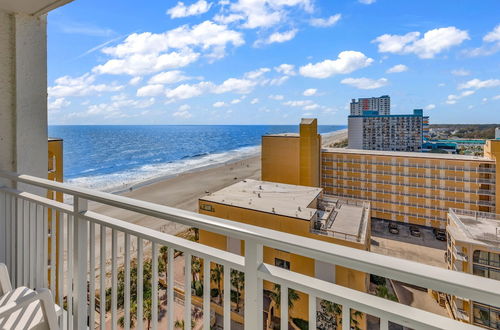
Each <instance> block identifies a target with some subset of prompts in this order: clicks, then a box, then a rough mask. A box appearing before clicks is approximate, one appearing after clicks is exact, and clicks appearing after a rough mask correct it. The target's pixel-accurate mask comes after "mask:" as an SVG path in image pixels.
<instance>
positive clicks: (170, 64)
mask: <svg viewBox="0 0 500 330" xmlns="http://www.w3.org/2000/svg"><path fill="white" fill-rule="evenodd" d="M244 43H245V41H244V40H243V34H242V33H240V32H237V31H235V30H231V29H228V27H227V26H226V25H220V24H216V23H214V22H211V21H204V22H202V23H200V24H198V25H194V26H192V27H191V26H189V25H182V26H180V27H178V28H175V29H172V30H169V31H166V32H164V33H151V32H144V33H133V34H131V35H129V36H128V37H127V38H126V39H125V40H124V41H123V42H121V43H120V44H118V45H116V46H114V47H106V48H103V49H102V52H103V53H104V54H107V55H109V56H111V57H113V58H112V59H110V60H108V61H107V62H106V63H104V64H101V65H98V66H96V67H95V68H94V69H93V71H94V72H96V73H101V74H103V73H107V74H130V75H142V74H148V73H154V72H158V71H162V70H165V69H176V68H180V67H183V66H186V65H188V64H190V63H192V62H194V61H196V60H198V58H199V57H200V55H205V56H207V57H209V58H221V57H223V56H224V55H225V50H226V47H227V46H228V45H233V46H234V47H238V46H241V45H243V44H244ZM195 49H196V50H195Z"/></svg>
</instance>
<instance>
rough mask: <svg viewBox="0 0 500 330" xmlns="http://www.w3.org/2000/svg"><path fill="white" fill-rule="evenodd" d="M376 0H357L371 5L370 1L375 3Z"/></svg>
mask: <svg viewBox="0 0 500 330" xmlns="http://www.w3.org/2000/svg"><path fill="white" fill-rule="evenodd" d="M375 1H376V0H358V2H359V3H362V4H364V5H371V4H372V3H375Z"/></svg>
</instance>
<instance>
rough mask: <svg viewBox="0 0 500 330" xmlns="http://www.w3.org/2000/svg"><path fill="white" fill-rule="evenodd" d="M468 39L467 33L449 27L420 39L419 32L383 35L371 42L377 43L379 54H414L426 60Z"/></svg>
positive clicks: (429, 33) (434, 30) (432, 31)
mask: <svg viewBox="0 0 500 330" xmlns="http://www.w3.org/2000/svg"><path fill="white" fill-rule="evenodd" d="M468 39H470V37H469V34H468V33H467V31H464V30H460V29H457V28H456V27H454V26H449V27H445V28H439V29H433V30H429V31H427V32H425V33H424V35H423V37H422V38H420V32H409V33H407V34H405V35H397V34H395V35H391V34H384V35H381V36H379V37H377V38H376V39H375V40H373V41H372V42H374V43H378V51H379V52H381V53H394V54H415V55H417V56H418V57H420V58H425V59H428V58H433V57H434V56H435V55H437V54H439V53H441V52H443V51H445V50H447V49H449V48H451V47H453V46H457V45H460V44H461V43H462V42H463V41H465V40H468Z"/></svg>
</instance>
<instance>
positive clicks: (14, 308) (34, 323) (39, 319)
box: [0, 263, 60, 330]
mask: <svg viewBox="0 0 500 330" xmlns="http://www.w3.org/2000/svg"><path fill="white" fill-rule="evenodd" d="M56 307H57V309H58V310H60V308H59V306H57V305H55V304H54V300H53V299H52V294H51V293H50V291H49V290H47V289H38V290H36V291H34V290H31V289H29V288H27V287H19V288H16V289H13V288H12V285H11V282H10V278H9V273H8V270H7V266H5V265H4V264H2V263H0V329H2V330H3V329H34V330H41V329H50V330H52V329H59V326H58V324H57V313H56Z"/></svg>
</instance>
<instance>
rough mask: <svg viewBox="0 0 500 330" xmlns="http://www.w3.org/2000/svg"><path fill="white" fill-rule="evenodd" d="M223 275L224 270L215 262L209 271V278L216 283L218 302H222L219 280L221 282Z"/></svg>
mask: <svg viewBox="0 0 500 330" xmlns="http://www.w3.org/2000/svg"><path fill="white" fill-rule="evenodd" d="M223 276H224V271H223V267H222V265H219V264H215V267H214V268H212V270H211V273H210V279H211V280H212V282H215V283H216V284H217V290H218V291H217V294H218V298H219V304H220V303H221V302H222V289H221V287H220V286H221V282H222V277H223Z"/></svg>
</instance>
